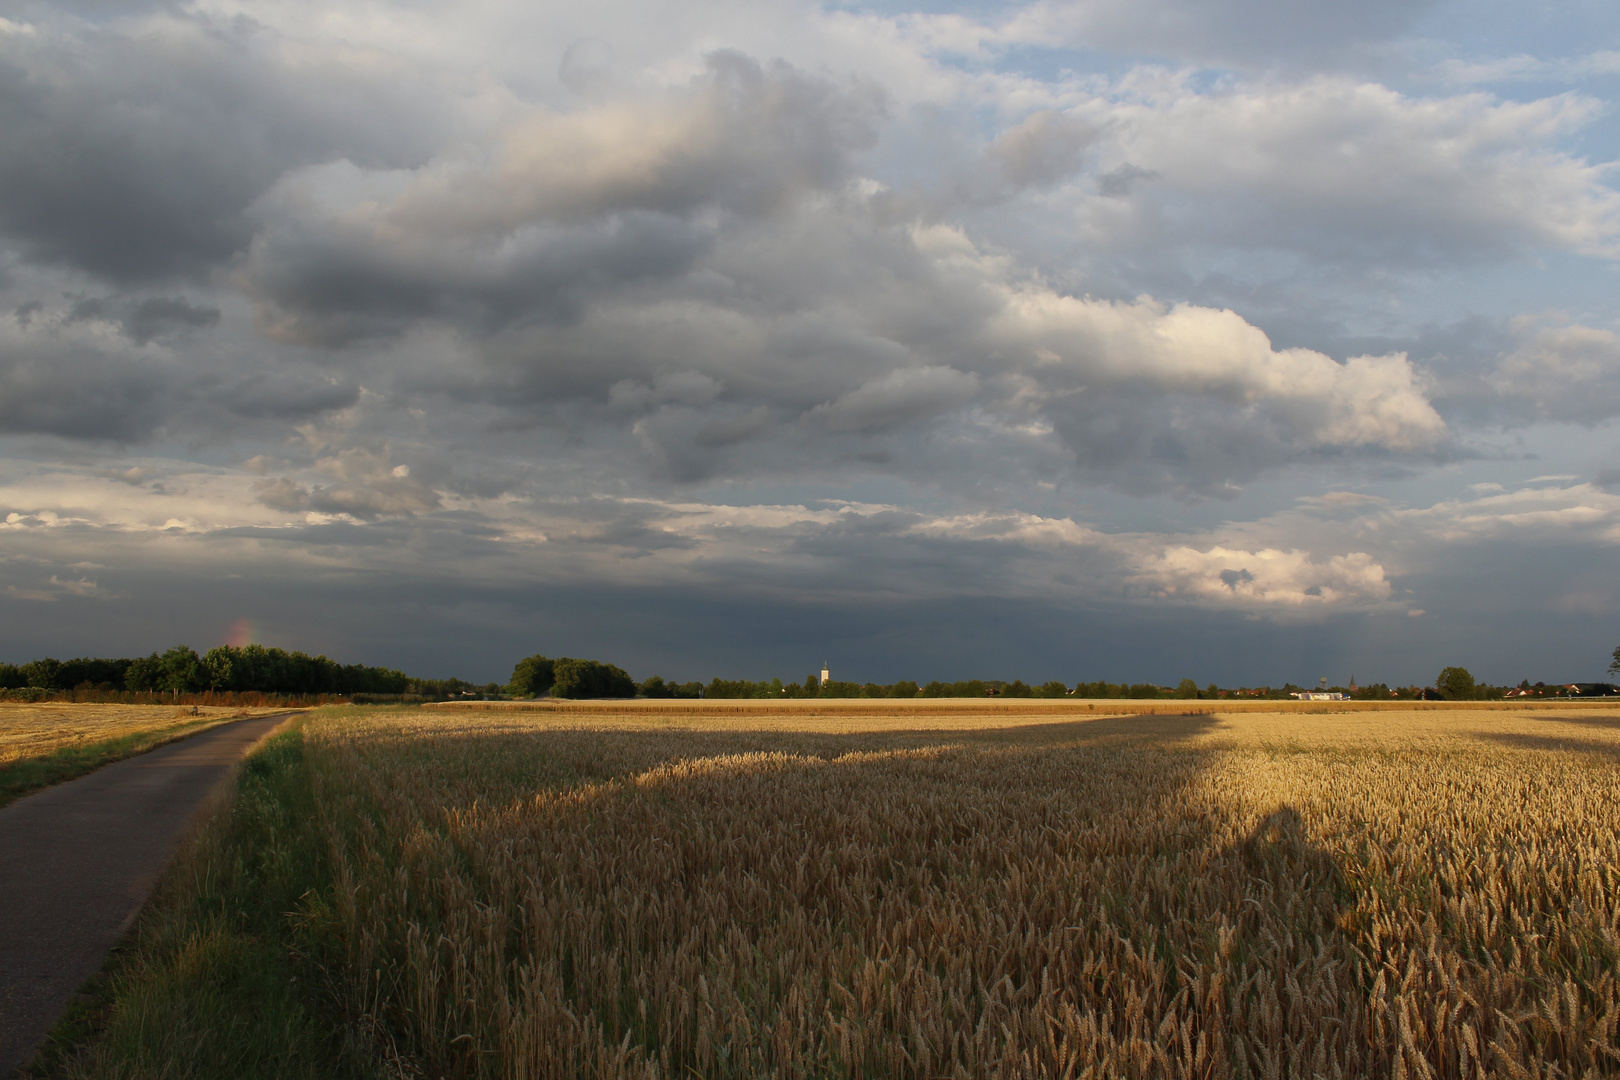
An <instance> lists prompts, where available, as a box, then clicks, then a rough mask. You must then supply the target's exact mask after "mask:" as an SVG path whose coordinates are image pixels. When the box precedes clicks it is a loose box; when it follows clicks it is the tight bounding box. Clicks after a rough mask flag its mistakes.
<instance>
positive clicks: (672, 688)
mask: <svg viewBox="0 0 1620 1080" xmlns="http://www.w3.org/2000/svg"><path fill="white" fill-rule="evenodd" d="M748 685H750V686H753V685H755V684H754V683H749V684H748ZM636 693H637V694H639V695H640V696H641V697H644V698H700V697H702V696H703V684H702V683H700V682H684V683H675V682H665V681H664V677H663V676H662V675H654V676H652V677H651V678H649V679H646V680H644V681H643V682H642V683H641V685H640V686H637V687H636Z"/></svg>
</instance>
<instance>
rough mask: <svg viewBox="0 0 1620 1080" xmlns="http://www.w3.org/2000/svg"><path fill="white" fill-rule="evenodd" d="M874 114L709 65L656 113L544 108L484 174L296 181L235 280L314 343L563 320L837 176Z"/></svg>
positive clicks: (756, 72) (795, 85) (472, 168)
mask: <svg viewBox="0 0 1620 1080" xmlns="http://www.w3.org/2000/svg"><path fill="white" fill-rule="evenodd" d="M880 107H881V100H880V99H879V97H878V96H877V95H875V93H873V92H872V91H871V90H870V89H869V88H867V87H864V86H856V87H847V88H840V87H836V86H834V85H832V84H830V83H828V82H826V81H824V80H820V79H815V78H812V77H810V76H807V75H805V74H804V73H802V72H799V71H797V70H795V69H793V68H791V67H790V66H788V65H786V64H781V63H776V64H771V65H763V66H762V65H760V64H759V63H757V62H755V61H753V60H751V59H749V58H747V57H743V56H740V55H738V54H735V53H717V54H715V55H713V56H711V57H709V59H708V62H707V70H706V71H705V72H704V74H703V75H701V76H699V77H698V78H697V79H695V80H694V81H693V82H692V83H691V84H690V85H689V86H687V87H685V88H680V89H678V90H675V91H671V92H669V93H667V94H664V95H662V96H659V97H655V98H653V99H651V100H647V101H641V102H628V103H614V104H611V105H601V106H596V107H593V108H592V109H587V110H585V111H583V112H581V113H575V114H557V113H551V112H548V111H544V110H541V111H537V112H535V113H534V114H532V115H531V116H529V117H528V118H527V119H525V120H523V121H521V122H519V123H516V124H515V125H513V126H512V127H511V128H510V130H508V131H507V133H506V135H505V137H504V140H503V145H502V147H501V149H500V151H499V152H498V153H496V154H495V155H493V159H492V160H489V161H480V162H477V163H474V164H469V163H466V162H463V161H457V160H454V159H441V160H437V161H434V162H431V163H428V164H426V165H424V166H423V167H422V168H420V169H418V170H414V171H409V172H399V171H388V172H371V171H368V170H365V169H362V168H359V167H357V166H355V165H353V164H351V163H349V162H341V163H338V164H335V165H331V166H327V167H323V168H319V169H312V170H306V171H303V172H300V173H294V174H291V175H289V176H288V177H287V178H285V179H284V180H283V181H282V182H281V184H279V185H278V186H277V188H276V189H275V190H273V191H271V192H270V193H269V194H268V195H267V196H266V197H265V198H264V199H263V200H262V201H261V202H260V203H259V205H258V206H256V207H255V210H254V217H255V220H256V221H258V223H259V233H258V235H257V237H256V238H255V240H254V243H253V245H252V250H251V253H250V255H249V257H248V259H247V261H246V263H245V264H244V266H243V267H242V269H241V271H240V275H239V277H240V280H241V282H242V283H243V285H244V286H245V288H246V289H247V290H248V291H249V293H250V294H251V295H253V296H254V297H255V298H256V299H258V300H259V302H260V304H261V307H262V309H263V315H262V321H263V324H264V325H265V326H266V327H267V328H269V329H270V330H271V331H272V332H273V333H275V334H277V335H279V336H283V337H286V338H288V339H291V340H299V341H305V342H311V343H320V344H326V345H337V344H342V343H345V342H347V341H352V340H354V339H356V338H359V337H363V336H368V335H374V334H383V333H389V332H393V331H396V330H398V329H399V328H401V327H402V326H403V325H405V324H407V323H409V322H411V321H413V320H418V319H422V318H439V319H445V320H449V321H451V322H453V323H457V324H459V325H461V326H462V327H463V328H464V329H466V330H468V331H470V332H472V333H476V334H483V333H488V332H490V331H492V330H495V329H499V328H500V327H502V326H504V325H507V324H510V323H513V322H522V321H524V320H527V319H541V320H549V321H559V320H560V321H566V320H569V319H571V318H574V317H576V316H577V314H578V313H579V311H580V310H581V309H582V307H583V306H584V305H585V304H587V303H588V302H589V301H591V300H592V299H593V298H596V297H598V296H600V295H601V294H605V293H612V292H614V291H616V290H617V289H619V288H620V287H621V286H624V285H626V284H630V283H635V282H639V281H643V280H648V279H651V280H653V281H659V280H668V279H673V278H677V277H679V276H680V275H682V274H683V273H685V272H686V271H687V270H688V269H690V268H691V266H692V264H693V263H694V261H695V260H696V259H697V258H698V257H699V256H701V255H702V254H703V252H704V251H705V250H706V249H707V248H708V246H709V245H710V244H711V243H712V241H713V237H714V235H715V233H716V230H717V229H718V228H720V227H721V226H722V225H723V224H724V220H723V219H724V217H726V216H737V217H740V218H743V219H747V218H753V217H760V216H768V215H771V214H775V213H779V212H783V211H786V210H788V209H790V208H791V207H792V206H793V204H795V203H796V202H797V201H799V200H801V199H802V198H804V197H806V196H808V195H810V194H811V193H813V192H816V191H818V190H822V189H826V188H829V187H831V186H834V185H837V184H838V183H840V182H842V181H843V180H845V179H846V178H847V177H848V175H849V170H850V158H851V154H852V152H854V151H855V150H858V149H860V148H861V147H864V146H866V145H869V144H870V143H871V141H872V139H873V138H874V137H875V133H874V129H873V126H872V125H873V121H874V119H875V117H876V115H877V113H878V111H879V109H880ZM716 214H720V215H722V218H721V219H720V220H717V219H716V217H715V215H716Z"/></svg>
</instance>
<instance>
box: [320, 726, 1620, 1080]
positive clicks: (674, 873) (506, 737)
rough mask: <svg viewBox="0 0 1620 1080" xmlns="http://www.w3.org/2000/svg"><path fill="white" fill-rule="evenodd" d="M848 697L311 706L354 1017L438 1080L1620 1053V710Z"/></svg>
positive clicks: (1474, 1073) (1242, 1071) (1446, 1069)
mask: <svg viewBox="0 0 1620 1080" xmlns="http://www.w3.org/2000/svg"><path fill="white" fill-rule="evenodd" d="M717 704H718V703H717ZM822 704H823V705H824V704H825V703H822ZM862 704H863V705H864V707H865V711H864V712H856V711H853V710H847V709H846V710H837V711H823V712H822V713H821V714H819V715H817V714H815V713H813V712H812V711H810V710H804V709H794V710H776V711H774V712H771V713H757V712H756V713H748V712H739V713H730V714H728V713H722V712H718V711H712V710H711V711H707V712H705V713H703V714H701V715H698V714H693V713H691V712H690V711H688V714H687V715H686V716H685V717H684V719H683V718H682V716H681V714H680V713H678V712H672V711H666V710H657V709H645V708H642V709H624V708H619V709H601V708H597V709H595V710H592V711H586V710H581V709H578V708H573V707H566V708H562V709H552V710H540V711H523V712H519V711H505V712H493V711H478V712H467V711H452V710H438V711H410V712H406V711H393V712H382V713H364V712H359V711H352V710H335V711H333V712H330V713H328V714H325V715H319V714H317V715H316V716H313V717H311V719H310V721H309V723H308V724H307V726H306V727H305V732H304V739H305V753H306V758H305V760H306V762H307V765H308V767H309V769H310V774H311V778H312V783H313V805H314V807H315V811H314V817H315V820H314V821H312V822H311V823H310V827H311V828H318V829H319V830H320V831H321V834H322V835H323V836H324V837H325V839H326V846H327V849H328V851H329V855H330V868H331V872H332V875H333V880H334V882H335V884H334V886H333V889H332V892H331V893H330V895H328V896H326V897H324V898H322V899H320V900H319V902H318V903H315V904H314V905H313V906H312V909H311V910H310V911H309V912H308V913H307V919H308V921H309V923H310V925H312V926H317V927H318V928H319V930H320V933H321V935H322V936H323V938H326V939H328V940H333V941H337V942H339V943H340V949H339V952H340V955H341V956H342V957H343V959H342V960H341V962H340V964H339V968H340V969H334V970H332V971H331V972H330V973H329V974H330V977H331V979H332V985H333V988H334V990H335V992H336V993H337V995H338V997H339V999H340V1001H341V1002H342V1003H343V1004H344V1006H345V1008H346V1009H347V1010H348V1011H349V1013H350V1015H351V1016H352V1017H354V1018H355V1019H356V1020H357V1021H358V1022H359V1024H360V1025H361V1026H362V1027H363V1028H365V1029H367V1030H370V1031H372V1032H374V1033H376V1035H377V1038H378V1039H379V1040H380V1041H381V1042H382V1043H383V1044H384V1045H386V1046H387V1047H388V1048H389V1051H390V1056H391V1057H393V1058H394V1059H395V1060H396V1061H403V1062H405V1063H407V1064H414V1068H415V1069H417V1070H419V1071H420V1072H422V1073H424V1074H426V1075H432V1076H480V1077H483V1076H489V1077H496V1076H499V1077H571V1076H590V1077H630V1076H638V1077H641V1076H645V1077H652V1076H659V1077H676V1076H683V1077H684V1076H692V1075H696V1076H706V1077H722V1076H738V1077H743V1076H747V1077H755V1076H766V1075H771V1076H781V1077H810V1076H817V1077H820V1076H860V1077H874V1076H898V1077H940V1076H974V1077H996V1076H1008V1077H1011V1076H1053V1077H1059V1076H1085V1075H1091V1076H1099V1077H1102V1076H1109V1077H1112V1076H1132V1077H1135V1076H1143V1077H1146V1076H1165V1077H1231V1076H1257V1077H1259V1076H1264V1077H1272V1076H1285V1075H1286V1076H1347V1077H1349V1076H1354V1077H1363V1076H1392V1077H1395V1076H1398V1077H1407V1076H1411V1077H1420V1076H1437V1077H1470V1078H1471V1077H1485V1076H1535V1077H1584V1076H1599V1075H1610V1074H1613V1073H1615V1072H1617V1071H1620V1041H1617V1038H1620V1033H1617V1025H1620V989H1617V985H1616V979H1617V977H1620V842H1617V837H1616V823H1617V822H1620V784H1617V781H1620V711H1616V710H1614V709H1612V708H1611V709H1608V710H1603V709H1595V710H1594V709H1590V708H1589V709H1585V710H1579V711H1567V712H1551V711H1547V710H1536V711H1533V712H1531V711H1522V710H1499V709H1498V710H1488V709H1448V710H1433V709H1430V710H1421V711H1420V710H1413V709H1407V710H1400V711H1389V710H1384V711H1372V712H1360V711H1357V712H1346V713H1342V714H1339V715H1328V716H1323V715H1320V714H1318V713H1317V712H1316V710H1313V709H1304V710H1300V709H1295V710H1292V711H1275V709H1274V707H1273V711H1268V712H1259V711H1249V712H1245V711H1237V710H1223V711H1221V712H1219V713H1215V714H1212V715H1202V716H1181V717H1176V716H1162V715H1161V716H1135V717H1125V718H1114V719H1095V720H1090V719H1077V718H1074V717H1073V716H1070V717H1063V716H1056V715H1050V714H1042V713H1041V712H1036V713H1033V714H1032V713H1020V712H1018V711H1016V710H1012V709H1008V708H1006V707H1005V706H1003V707H1001V708H983V707H980V708H978V709H976V710H974V709H959V710H955V711H952V712H948V713H929V712H926V711H923V712H919V711H917V710H914V709H906V708H902V709H894V708H890V709H887V710H881V711H880V709H879V708H874V703H872V702H865V703H862ZM1034 704H1035V705H1036V706H1037V707H1038V706H1039V704H1040V703H1034ZM1058 704H1068V703H1058ZM1110 704H1114V705H1117V704H1119V703H1110ZM1158 704H1159V705H1160V706H1161V707H1162V706H1163V705H1164V704H1165V703H1158ZM1188 704H1189V705H1192V706H1197V705H1199V704H1202V703H1188ZM1070 712H1071V713H1072V712H1073V709H1072V706H1071V708H1070Z"/></svg>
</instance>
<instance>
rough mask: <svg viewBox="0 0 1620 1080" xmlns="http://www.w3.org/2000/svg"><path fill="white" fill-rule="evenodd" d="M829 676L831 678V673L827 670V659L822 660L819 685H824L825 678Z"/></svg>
mask: <svg viewBox="0 0 1620 1080" xmlns="http://www.w3.org/2000/svg"><path fill="white" fill-rule="evenodd" d="M830 678H832V673H831V672H830V671H828V670H827V661H825V660H823V661H822V662H821V685H822V686H826V685H827V680H828V679H830Z"/></svg>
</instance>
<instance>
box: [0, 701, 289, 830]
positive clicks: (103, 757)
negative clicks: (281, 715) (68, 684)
mask: <svg viewBox="0 0 1620 1080" xmlns="http://www.w3.org/2000/svg"><path fill="white" fill-rule="evenodd" d="M274 711H275V710H273V709H223V708H219V709H202V708H199V709H197V710H196V711H195V712H193V710H192V709H191V708H190V707H189V706H188V707H186V708H183V709H181V708H176V707H174V706H172V705H159V706H152V705H57V704H47V705H4V704H0V806H4V805H6V804H7V803H9V802H12V801H13V800H15V799H19V798H21V797H22V796H24V795H27V794H28V793H30V792H32V791H38V790H39V789H41V788H45V787H49V786H50V785H52V784H59V783H62V782H63V781H66V780H72V779H74V778H75V777H78V776H83V775H84V774H86V773H90V772H94V771H95V770H96V769H99V768H101V767H102V766H103V765H110V764H112V763H113V762H115V761H122V760H123V759H124V758H129V757H134V756H135V755H137V754H144V753H145V752H146V751H148V750H152V749H154V748H156V747H159V746H162V745H164V744H165V743H169V742H173V741H174V740H176V739H182V738H185V737H186V736H188V735H195V734H196V733H197V732H199V731H203V730H205V729H207V728H210V727H213V726H215V725H216V724H222V723H225V722H226V721H228V720H234V719H239V718H241V717H245V716H257V715H263V714H266V713H270V712H274Z"/></svg>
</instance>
